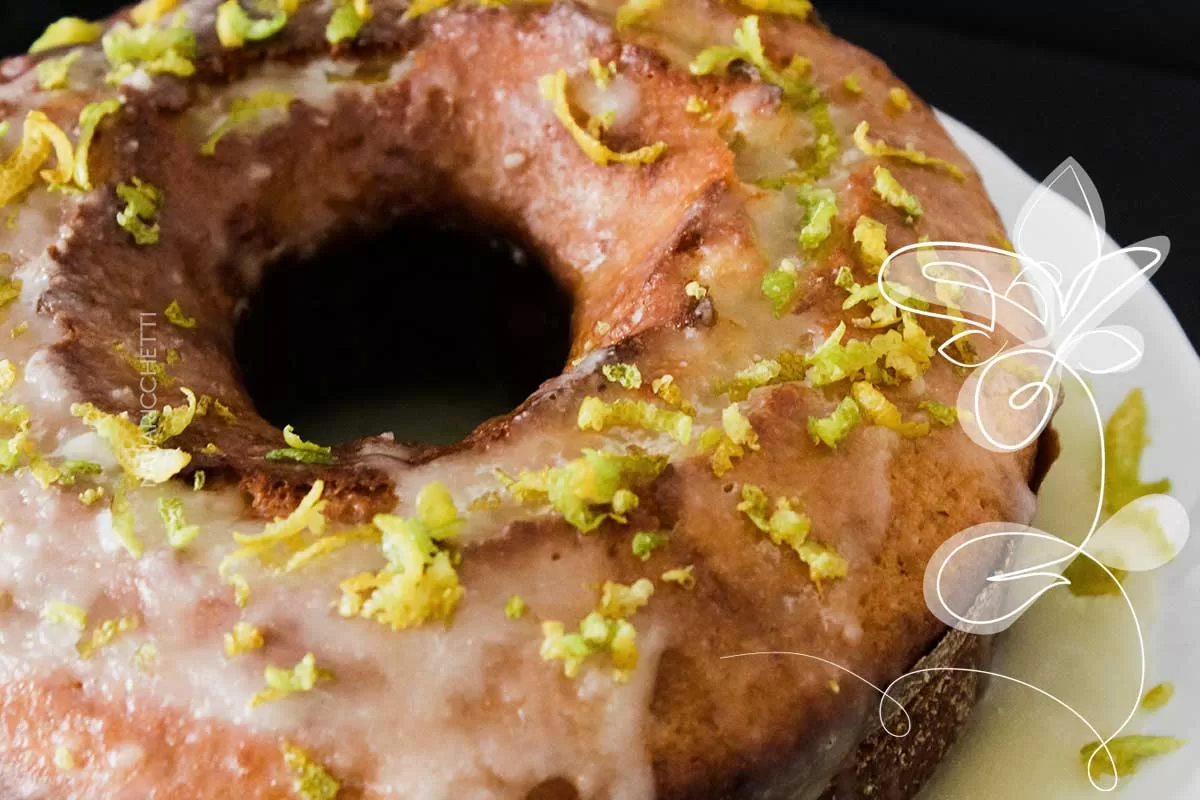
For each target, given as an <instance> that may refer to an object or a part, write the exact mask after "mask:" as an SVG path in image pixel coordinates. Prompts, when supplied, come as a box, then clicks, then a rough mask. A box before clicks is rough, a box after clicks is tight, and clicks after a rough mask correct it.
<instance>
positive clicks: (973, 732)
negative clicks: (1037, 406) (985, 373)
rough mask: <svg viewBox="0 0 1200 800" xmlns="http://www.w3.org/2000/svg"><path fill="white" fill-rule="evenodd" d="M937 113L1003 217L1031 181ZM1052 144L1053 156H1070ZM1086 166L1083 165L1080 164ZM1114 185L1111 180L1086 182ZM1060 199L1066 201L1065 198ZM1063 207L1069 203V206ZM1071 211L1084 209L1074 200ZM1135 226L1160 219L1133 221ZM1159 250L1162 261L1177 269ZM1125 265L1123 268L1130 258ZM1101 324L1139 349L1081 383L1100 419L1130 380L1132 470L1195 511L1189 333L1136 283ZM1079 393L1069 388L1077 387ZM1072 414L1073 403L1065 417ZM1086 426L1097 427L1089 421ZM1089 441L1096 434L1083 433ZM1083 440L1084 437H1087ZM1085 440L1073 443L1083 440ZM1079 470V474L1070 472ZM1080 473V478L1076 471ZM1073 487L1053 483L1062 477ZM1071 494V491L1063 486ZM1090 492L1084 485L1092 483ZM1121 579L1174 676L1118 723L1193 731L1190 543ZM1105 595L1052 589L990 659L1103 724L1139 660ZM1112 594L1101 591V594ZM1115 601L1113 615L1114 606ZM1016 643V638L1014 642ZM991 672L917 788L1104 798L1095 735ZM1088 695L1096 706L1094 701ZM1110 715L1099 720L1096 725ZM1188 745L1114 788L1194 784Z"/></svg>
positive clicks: (1188, 792) (936, 792) (1196, 554)
mask: <svg viewBox="0 0 1200 800" xmlns="http://www.w3.org/2000/svg"><path fill="white" fill-rule="evenodd" d="M940 117H941V120H942V122H943V124H944V125H945V126H946V128H947V129H948V130H949V132H950V134H951V136H952V137H953V138H954V140H955V141H956V142H957V143H958V144H959V146H960V147H961V148H962V149H963V150H964V151H965V152H966V153H967V155H968V156H970V158H971V160H972V161H973V162H974V163H975V165H976V167H977V168H978V169H979V171H980V173H981V174H982V176H983V180H984V183H985V184H986V186H987V189H988V191H989V193H990V194H991V197H992V200H993V201H994V202H995V204H996V206H997V208H998V209H999V211H1000V214H1001V216H1002V217H1003V218H1004V222H1005V224H1006V225H1007V226H1008V227H1009V229H1010V230H1011V229H1012V226H1013V224H1014V222H1015V221H1016V218H1017V215H1018V213H1019V212H1020V211H1021V209H1022V207H1023V206H1024V204H1025V202H1026V201H1027V200H1028V199H1029V198H1030V197H1031V195H1032V194H1033V193H1034V191H1035V190H1036V189H1037V187H1038V181H1037V180H1035V179H1034V178H1031V177H1030V176H1029V175H1027V174H1026V173H1025V172H1023V171H1022V170H1021V169H1020V167H1018V166H1017V165H1016V164H1014V163H1013V162H1012V161H1011V160H1010V159H1009V158H1008V157H1007V156H1005V155H1004V154H1003V153H1002V152H1001V151H1000V150H999V149H997V148H996V147H995V146H994V145H992V144H991V143H990V142H988V141H987V140H986V139H984V138H983V137H982V136H980V135H979V134H978V133H976V132H975V131H973V130H971V129H970V128H968V127H967V126H966V125H963V124H962V123H960V122H958V121H957V120H955V119H953V118H950V117H948V116H946V115H944V114H942V115H940ZM1069 155H1070V154H1069V153H1064V154H1063V156H1064V158H1065V157H1067V156H1069ZM1082 166H1083V168H1084V169H1086V168H1087V165H1086V164H1083V165H1082ZM1098 188H1099V189H1100V192H1101V196H1103V193H1104V191H1106V190H1107V191H1109V192H1117V191H1120V190H1121V187H1119V186H1108V187H1098ZM1065 203H1066V201H1064V204H1065ZM1068 213H1075V212H1068ZM1078 216H1079V218H1080V220H1081V221H1086V216H1085V215H1084V214H1083V213H1082V212H1078ZM1143 233H1144V235H1145V236H1146V237H1150V236H1154V235H1158V234H1166V235H1168V236H1169V235H1170V234H1171V231H1145V232H1143ZM1188 267H1189V265H1186V264H1173V263H1172V262H1171V259H1170V258H1169V257H1168V258H1167V260H1166V262H1165V264H1164V266H1163V267H1162V268H1163V269H1186V268H1188ZM1129 269H1130V270H1132V269H1133V265H1132V263H1131V264H1130V265H1129ZM1109 322H1110V323H1112V324H1120V325H1128V326H1131V327H1133V328H1136V329H1137V330H1138V331H1139V332H1140V333H1141V334H1142V336H1143V338H1144V343H1145V354H1144V356H1143V358H1142V361H1141V363H1140V364H1139V365H1138V366H1137V367H1135V368H1134V369H1133V370H1131V371H1129V372H1124V373H1119V374H1113V375H1105V376H1100V377H1097V378H1095V379H1093V381H1092V382H1091V386H1092V388H1093V390H1094V393H1095V395H1096V398H1097V400H1098V402H1099V404H1100V408H1101V411H1102V412H1103V413H1104V415H1105V417H1107V415H1108V414H1109V413H1111V411H1112V410H1113V409H1114V408H1115V407H1116V406H1117V404H1118V403H1120V401H1121V400H1122V399H1124V397H1125V396H1126V395H1127V394H1128V392H1129V391H1130V390H1131V389H1133V388H1135V387H1140V388H1142V389H1143V391H1144V392H1145V396H1146V402H1147V406H1148V408H1149V414H1150V416H1149V435H1150V438H1151V442H1150V445H1149V446H1148V448H1147V449H1146V452H1145V457H1144V460H1143V464H1142V477H1143V479H1146V480H1153V479H1157V478H1160V477H1164V476H1165V477H1168V478H1170V479H1171V482H1172V492H1171V494H1172V495H1173V496H1174V497H1175V498H1177V499H1178V500H1179V501H1180V502H1182V503H1183V505H1184V506H1185V507H1186V508H1188V509H1189V510H1191V511H1192V516H1193V518H1194V519H1200V514H1198V513H1197V511H1196V505H1197V498H1198V497H1200V469H1197V468H1196V467H1195V464H1196V463H1197V461H1198V460H1200V425H1197V424H1195V423H1194V422H1193V419H1194V415H1195V414H1196V413H1197V410H1198V409H1200V358H1198V357H1197V355H1196V352H1195V350H1193V348H1192V346H1191V344H1190V343H1189V342H1188V340H1187V337H1186V336H1185V335H1184V332H1183V330H1182V329H1181V328H1180V326H1179V323H1178V322H1177V321H1176V320H1175V318H1174V316H1173V315H1172V313H1171V311H1170V309H1169V308H1168V307H1167V304H1166V303H1165V302H1164V301H1163V299H1162V297H1161V296H1160V295H1159V294H1158V293H1157V292H1156V291H1155V290H1154V289H1153V288H1152V287H1149V286H1147V287H1145V288H1143V289H1141V290H1140V291H1138V292H1137V293H1136V294H1135V295H1134V296H1133V297H1132V298H1131V299H1129V300H1128V301H1127V302H1126V303H1125V304H1124V305H1123V306H1122V307H1121V308H1120V309H1118V310H1117V311H1116V312H1115V313H1114V314H1113V315H1112V317H1110V319H1109ZM1076 394H1077V395H1078V394H1079V393H1076ZM1085 409H1086V406H1084V405H1082V404H1080V403H1075V404H1074V405H1072V403H1071V401H1070V396H1069V394H1068V404H1067V405H1066V406H1064V409H1063V411H1062V412H1060V415H1059V418H1058V420H1057V423H1058V425H1059V426H1060V427H1071V426H1075V427H1076V428H1079V429H1080V430H1082V431H1083V433H1084V436H1083V438H1082V439H1080V438H1079V437H1076V438H1075V440H1074V442H1075V445H1074V450H1072V446H1071V437H1070V436H1067V437H1066V438H1067V440H1068V441H1067V443H1066V446H1065V450H1064V459H1063V461H1064V465H1063V466H1060V467H1059V469H1058V472H1057V475H1055V476H1052V478H1056V480H1051V481H1048V482H1047V486H1046V487H1045V489H1047V490H1050V491H1043V494H1042V496H1041V498H1040V505H1041V507H1042V510H1041V512H1040V513H1039V522H1041V524H1043V525H1044V526H1045V527H1046V528H1047V530H1051V532H1056V531H1054V530H1053V529H1052V526H1053V525H1054V524H1056V523H1057V524H1069V522H1070V521H1071V519H1072V516H1073V515H1074V511H1073V509H1074V508H1080V509H1086V508H1087V507H1088V503H1089V502H1090V500H1089V498H1088V497H1087V494H1088V492H1087V490H1086V488H1081V487H1086V484H1087V482H1088V479H1087V477H1086V475H1087V474H1088V469H1087V466H1086V465H1087V462H1088V459H1089V458H1091V456H1088V454H1087V452H1086V451H1087V450H1088V449H1089V448H1087V447H1086V446H1085V445H1086V444H1088V441H1087V435H1088V429H1089V427H1090V428H1093V429H1094V427H1095V426H1094V424H1092V425H1090V426H1089V425H1088V419H1087V417H1088V414H1090V412H1088V413H1086V414H1085V413H1082V412H1083V411H1084V410H1085ZM1071 415H1074V417H1073V418H1072V417H1071ZM1091 435H1095V434H1094V433H1092V434H1091ZM1092 444H1094V442H1092ZM1090 449H1091V450H1093V451H1094V450H1095V449H1096V448H1094V447H1093V448H1090ZM1081 451H1083V452H1081ZM1081 476H1082V477H1081ZM1081 480H1082V483H1081V482H1080V481H1081ZM1072 484H1073V485H1074V487H1075V488H1076V489H1077V490H1078V491H1075V492H1072V491H1070V489H1064V487H1070V486H1071V485H1072ZM1072 494H1082V495H1083V496H1082V497H1074V496H1065V495H1072ZM1092 497H1093V498H1094V495H1092ZM1127 588H1128V590H1129V592H1130V595H1131V597H1132V598H1133V599H1134V602H1135V604H1136V605H1137V606H1138V609H1139V618H1140V621H1141V623H1142V626H1143V628H1144V630H1145V631H1146V642H1147V651H1148V668H1147V677H1146V684H1145V685H1146V687H1147V688H1148V687H1150V686H1153V685H1155V684H1156V683H1158V682H1160V681H1172V682H1174V683H1175V686H1176V694H1175V697H1174V699H1173V700H1172V701H1171V702H1170V703H1169V704H1168V705H1167V707H1166V708H1164V709H1162V710H1160V711H1157V712H1155V713H1153V714H1148V713H1145V712H1142V713H1139V714H1138V715H1137V716H1136V717H1135V719H1134V721H1133V723H1132V724H1131V725H1130V726H1129V727H1128V728H1127V729H1125V730H1124V731H1123V733H1138V732H1145V733H1155V734H1162V735H1171V736H1177V737H1180V738H1184V739H1189V740H1196V739H1200V679H1198V678H1197V677H1194V676H1200V545H1197V544H1192V545H1191V546H1190V547H1187V548H1185V549H1184V550H1183V552H1182V554H1181V555H1180V556H1179V557H1178V558H1176V560H1175V561H1174V562H1173V563H1172V564H1170V565H1169V566H1168V567H1166V568H1164V569H1161V570H1159V571H1158V572H1157V573H1156V574H1155V575H1154V576H1147V575H1141V576H1133V577H1132V578H1131V580H1130V581H1129V582H1127ZM1112 600H1113V599H1111V598H1079V597H1075V596H1073V595H1071V594H1070V593H1069V591H1068V590H1066V589H1061V588H1060V589H1055V590H1053V591H1052V592H1051V593H1050V594H1048V595H1046V596H1045V597H1043V598H1042V599H1041V600H1039V601H1038V606H1037V607H1035V608H1034V609H1033V610H1032V611H1030V612H1028V613H1027V614H1026V616H1025V617H1024V618H1022V619H1021V620H1020V621H1018V623H1017V625H1016V626H1014V628H1013V630H1012V631H1011V632H1010V633H1009V634H1008V635H1007V639H1008V641H1007V642H1005V644H1006V645H1011V647H1010V648H1009V649H1010V652H1008V653H1007V654H1003V655H1002V656H1001V658H1000V660H999V662H998V666H997V669H998V670H1000V671H1007V672H1008V673H1009V674H1012V673H1021V674H1018V675H1016V677H1020V678H1023V679H1025V680H1028V681H1030V682H1031V683H1035V684H1037V685H1039V686H1043V687H1044V688H1046V689H1047V690H1049V691H1053V692H1056V693H1057V692H1060V691H1061V692H1065V693H1068V694H1071V693H1074V694H1075V697H1073V698H1072V702H1073V704H1077V705H1078V706H1079V707H1080V709H1081V710H1083V711H1085V712H1087V713H1088V716H1089V718H1090V719H1091V721H1092V722H1093V724H1095V725H1096V726H1097V728H1098V729H1099V730H1100V731H1101V732H1102V733H1103V734H1105V735H1108V734H1109V733H1111V727H1112V726H1115V725H1116V724H1119V722H1120V721H1121V720H1123V719H1124V717H1125V716H1126V714H1127V713H1128V712H1129V709H1130V708H1131V707H1132V704H1133V702H1135V699H1136V697H1137V694H1138V688H1139V677H1140V676H1139V672H1140V671H1139V669H1138V664H1139V663H1140V659H1139V658H1138V655H1137V653H1138V644H1137V638H1136V629H1135V628H1134V627H1133V625H1132V622H1131V621H1130V620H1129V614H1128V611H1127V610H1124V607H1123V606H1122V605H1121V604H1120V602H1119V601H1112ZM1110 601H1112V602H1110ZM1122 611H1124V614H1122ZM1013 643H1015V644H1013ZM996 683H997V682H993V685H992V688H991V689H990V690H989V694H988V696H987V697H986V698H985V700H984V702H983V705H982V706H981V709H980V712H979V713H977V715H976V718H974V719H973V720H972V724H971V728H970V730H969V731H968V735H967V736H966V737H965V738H964V741H963V744H962V746H961V747H959V748H958V749H956V750H955V751H954V752H953V753H952V754H951V755H950V757H949V759H948V760H947V762H946V766H945V767H944V769H943V771H942V774H940V775H939V778H938V780H936V781H935V782H934V784H933V785H932V786H931V787H930V789H929V791H928V792H927V793H926V795H924V796H923V800H949V799H950V798H955V800H957V799H958V798H966V797H970V798H972V800H1000V799H1001V798H1022V800H1024V798H1054V799H1055V800H1065V799H1066V798H1076V797H1080V798H1084V797H1103V796H1104V795H1103V794H1102V793H1101V792H1099V791H1097V790H1096V789H1094V788H1092V787H1091V786H1090V785H1089V784H1088V783H1087V781H1086V780H1085V779H1084V776H1083V767H1082V765H1081V763H1080V760H1079V756H1078V750H1079V747H1080V746H1081V745H1082V744H1084V743H1086V742H1088V741H1090V740H1092V739H1094V738H1095V737H1094V736H1093V735H1091V733H1090V732H1089V731H1088V730H1087V728H1086V727H1085V726H1083V725H1082V724H1081V723H1079V722H1078V720H1075V719H1074V718H1073V717H1072V716H1071V715H1070V713H1069V712H1067V711H1066V710H1064V709H1062V708H1060V707H1058V706H1055V705H1054V704H1053V703H1051V702H1048V701H1046V700H1045V699H1044V698H1039V697H1038V696H1037V695H1036V693H1034V692H1032V691H1030V690H1028V689H1024V688H1022V687H1019V686H1016V685H1013V684H1005V685H1004V686H1000V687H998V686H997V685H996ZM1097 704H1103V705H1104V708H1103V709H1101V710H1089V709H1097V707H1098V705H1097ZM1106 725H1108V726H1109V729H1107V730H1106V729H1105V726H1106ZM1193 747H1194V746H1193V745H1189V746H1185V747H1184V748H1183V749H1182V750H1180V751H1178V752H1176V753H1173V754H1171V755H1168V756H1165V757H1162V758H1159V759H1155V760H1153V761H1151V762H1147V763H1146V764H1145V765H1144V766H1143V767H1142V768H1141V770H1139V772H1138V774H1137V775H1136V776H1132V777H1128V778H1126V779H1124V780H1123V781H1122V784H1121V786H1120V787H1119V790H1118V794H1120V795H1121V796H1124V797H1135V798H1155V800H1158V799H1159V798H1162V799H1163V800H1174V799H1175V798H1178V799H1179V800H1183V798H1195V797H1198V796H1200V769H1198V768H1197V766H1196V765H1195V763H1194V760H1195V755H1196V754H1195V752H1194V751H1193V749H1192V748H1193Z"/></svg>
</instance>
